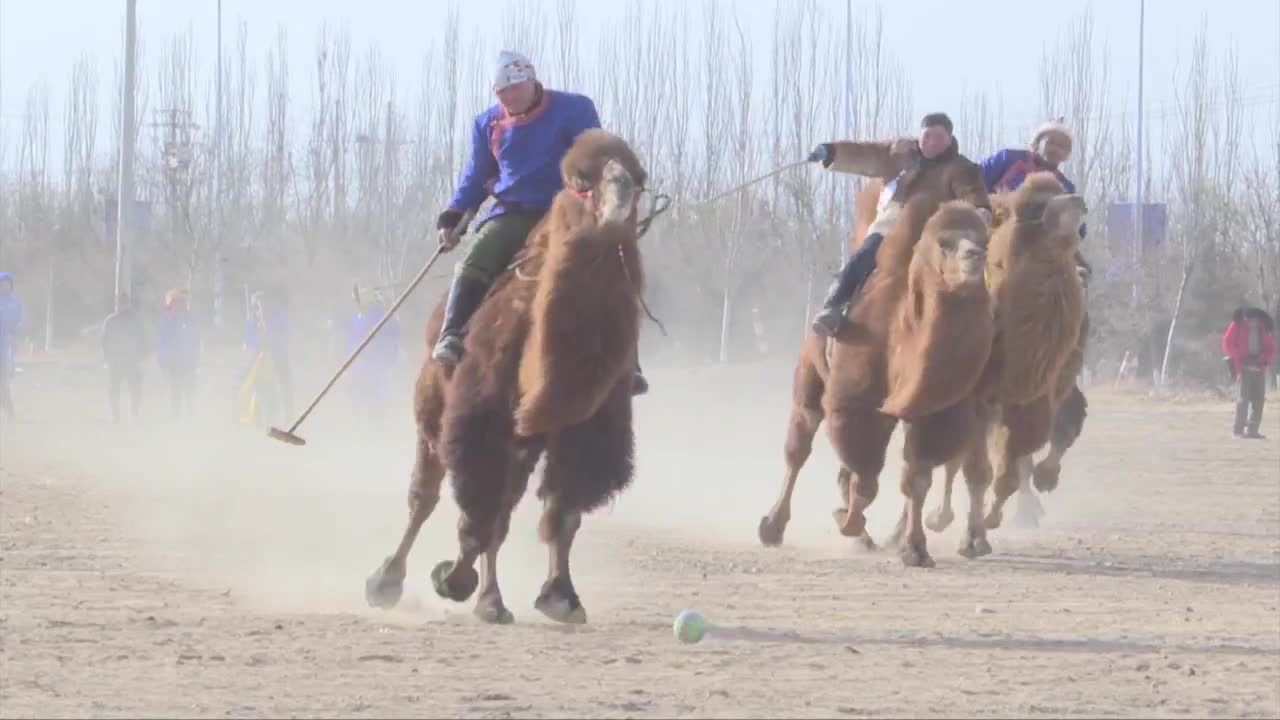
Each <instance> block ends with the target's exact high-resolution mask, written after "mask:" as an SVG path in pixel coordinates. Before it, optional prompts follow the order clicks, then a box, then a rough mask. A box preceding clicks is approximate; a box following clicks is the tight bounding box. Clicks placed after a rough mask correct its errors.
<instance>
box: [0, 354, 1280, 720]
mask: <svg viewBox="0 0 1280 720" xmlns="http://www.w3.org/2000/svg"><path fill="white" fill-rule="evenodd" d="M651 378H652V380H653V384H654V392H653V393H652V394H651V395H650V396H648V397H645V398H642V399H641V400H640V401H639V406H638V418H637V422H638V434H639V444H640V448H641V450H640V472H639V476H638V478H637V482H636V484H635V486H634V487H633V489H632V490H631V491H630V492H629V493H628V494H626V495H624V496H623V497H622V498H620V499H619V500H618V502H617V503H616V505H615V506H614V507H613V508H612V509H609V510H605V511H603V512H601V513H598V514H597V515H594V516H592V517H590V518H588V520H587V521H586V523H585V525H584V528H583V531H582V533H581V534H580V535H579V538H580V540H579V543H578V547H577V553H576V558H575V559H576V566H575V579H576V583H577V586H578V590H579V592H580V593H581V594H582V596H583V601H584V603H585V604H586V607H587V611H588V614H589V616H590V624H589V625H587V626H585V627H582V628H564V627H559V626H555V625H554V624H552V623H550V622H549V621H547V620H545V619H543V618H542V616H541V615H539V614H538V613H537V612H536V611H535V610H534V609H533V607H532V603H533V599H534V597H535V595H536V594H537V591H538V588H539V585H540V584H541V580H542V577H543V574H544V569H545V562H546V560H545V550H544V549H543V548H542V547H541V546H540V545H539V544H538V543H537V541H536V537H535V531H534V528H535V523H536V507H535V505H534V502H533V500H532V498H531V497H530V498H526V502H525V504H524V506H523V507H522V509H521V511H520V512H519V513H518V515H517V518H516V521H515V524H514V526H513V529H512V534H511V539H510V540H509V541H508V543H507V546H506V547H505V548H504V550H503V554H502V567H501V572H502V580H503V587H504V591H505V597H506V600H507V603H508V605H509V606H510V607H511V608H512V610H513V611H514V612H515V613H516V617H517V624H515V625H513V626H510V627H500V628H495V627H489V626H484V625H481V624H480V623H479V622H478V621H476V620H474V619H473V618H472V616H471V615H470V605H469V604H466V605H453V604H451V603H448V602H446V601H444V600H440V599H438V598H437V597H435V595H434V594H433V593H432V592H431V590H430V588H429V584H428V581H427V577H426V576H427V572H428V571H429V569H430V567H431V566H432V565H433V564H434V563H435V562H436V561H438V560H440V559H445V558H450V557H452V555H453V552H454V549H455V548H456V541H455V540H454V520H455V518H456V515H455V512H454V509H453V507H452V504H451V501H449V500H447V499H446V501H445V502H444V503H442V504H441V509H440V510H439V511H437V514H436V516H435V517H433V518H432V520H431V521H430V523H429V524H428V526H427V528H426V529H425V530H424V533H423V536H422V537H421V538H420V539H419V542H418V546H417V549H416V551H415V553H414V555H413V556H412V557H411V561H410V578H409V583H408V586H407V588H406V594H405V598H404V600H403V601H402V603H401V606H400V607H399V608H398V609H396V610H394V611H375V610H371V609H368V608H366V607H365V605H364V600H363V587H364V578H365V576H366V575H367V574H368V573H369V572H370V571H371V570H372V569H373V568H374V567H375V566H376V565H377V564H378V562H379V561H380V560H381V559H382V557H384V556H385V555H387V554H388V553H390V551H391V550H392V549H393V546H394V544H395V542H396V540H397V539H398V537H399V533H400V530H401V527H402V523H403V521H404V516H405V504H404V496H405V482H406V479H407V470H408V467H409V462H410V450H409V442H410V440H411V433H412V429H411V427H410V425H409V423H408V422H397V423H395V424H393V425H392V427H391V429H390V430H388V431H386V432H382V433H374V432H364V431H359V430H352V429H350V428H349V427H344V426H345V425H347V423H345V422H341V423H340V422H339V421H338V420H339V419H340V418H343V417H344V416H345V414H346V412H347V407H346V406H345V400H343V399H342V397H341V396H340V395H338V396H335V398H334V399H333V400H331V401H329V402H328V404H327V405H322V406H321V409H320V411H318V414H317V415H316V416H315V423H314V425H311V426H309V427H308V428H307V429H306V430H305V431H304V434H305V435H306V436H307V437H308V439H309V440H310V444H309V445H308V446H307V447H305V448H293V447H287V446H284V445H280V444H277V443H274V442H272V441H270V440H268V439H266V438H265V437H263V436H261V435H260V434H257V433H255V432H250V431H247V430H244V429H241V428H237V427H235V426H233V425H230V424H229V423H226V422H223V423H221V424H218V423H215V422H214V421H213V420H212V419H211V418H206V419H204V420H200V421H193V422H191V423H188V424H186V425H184V426H180V427H166V426H165V425H164V424H162V423H160V422H159V421H158V419H152V420H149V421H144V422H143V423H142V424H141V425H139V426H136V427H129V428H117V427H114V426H112V425H111V424H109V423H107V422H106V420H105V409H104V408H103V407H102V406H103V402H102V398H101V392H100V390H99V388H98V386H97V385H96V383H98V382H99V380H98V379H97V378H96V377H94V376H92V375H85V374H83V373H81V374H73V373H59V372H55V371H52V370H48V369H42V370H33V371H32V372H30V373H28V374H27V375H25V376H24V377H23V378H21V380H20V382H21V384H20V385H19V388H18V391H19V402H20V403H22V408H21V409H22V410H23V413H24V419H23V420H22V422H20V423H18V424H16V425H14V424H12V423H7V424H6V425H5V426H4V429H3V447H2V448H0V451H2V452H3V455H2V456H0V464H2V465H3V471H2V472H3V474H2V475H0V716H3V717H25V716H42V717H59V716H62V717H65V716H88V717H96V716H103V717H108V716H110V717H123V716H130V717H137V716H149V717H156V716H171V717H172V716H216V717H227V716H234V717H239V716H245V717H249V716H275V717H289V716H359V717H375V716H376V717H407V716H432V717H436V716H452V715H458V716H475V717H563V716H587V715H592V716H606V717H671V716H711V717H744V716H751V717H755V716H762V717H763V716H790V717H833V716H834V717H842V716H864V715H875V716H937V715H943V716H1033V717H1035V716H1115V715H1124V716H1144V717H1151V716H1213V717H1217V716H1222V717H1231V716H1242V717H1268V716H1270V717H1275V716H1277V715H1280V608H1278V605H1280V422H1277V418H1278V417H1280V412H1277V411H1276V410H1277V406H1278V405H1280V402H1278V401H1276V400H1273V402H1272V408H1271V410H1272V412H1271V415H1270V417H1269V418H1268V422H1267V423H1266V425H1265V427H1264V431H1265V432H1267V433H1268V434H1269V435H1270V436H1271V439H1270V440H1267V441H1264V442H1247V441H1237V440H1233V439H1232V438H1231V437H1230V433H1229V429H1230V413H1231V412H1232V408H1231V407H1230V406H1228V405H1227V404H1224V403H1218V404H1206V403H1199V404H1169V403H1155V402H1152V401H1148V400H1145V399H1140V398H1136V397H1133V396H1128V395H1122V394H1118V393H1115V392H1112V391H1107V390H1103V389H1096V390H1094V391H1092V392H1091V393H1090V395H1091V403H1092V407H1091V415H1090V418H1089V421H1088V425H1087V426H1086V430H1085V436H1084V437H1083V438H1082V439H1081V441H1080V443H1079V444H1078V446H1077V447H1076V448H1075V450H1074V451H1073V454H1072V455H1071V456H1069V458H1068V464H1067V468H1066V470H1065V471H1064V476H1063V485H1062V487H1061V488H1060V489H1059V490H1058V491H1057V492H1056V493H1054V494H1053V495H1050V496H1048V497H1046V498H1045V507H1046V510H1047V513H1048V514H1047V516H1046V517H1045V519H1044V522H1043V526H1042V527H1041V528H1040V529H1038V530H1017V529H1009V528H1006V529H1002V530H999V531H997V532H995V533H994V534H993V535H992V543H993V545H994V546H995V550H996V552H995V554H994V555H992V556H990V557H987V558H984V559H982V560H978V561H967V560H965V559H963V558H961V557H959V556H957V555H956V554H955V548H956V546H957V544H958V541H959V527H958V525H957V526H953V527H952V528H951V529H950V530H948V531H947V532H946V533H944V534H942V535H931V537H930V543H931V545H930V548H931V551H932V553H933V556H934V557H935V559H936V560H937V561H938V566H937V568H935V569H933V570H918V569H911V570H908V569H904V568H903V567H901V565H900V562H899V561H898V559H897V558H896V556H895V555H893V554H892V553H885V552H881V553H866V552H862V551H858V550H855V549H854V548H852V547H851V546H850V544H849V543H848V542H847V541H845V540H843V539H841V538H840V537H838V536H837V534H836V532H835V529H834V527H833V525H832V522H831V519H830V514H829V511H830V509H831V507H832V506H833V505H834V504H835V484H834V475H835V472H834V471H835V466H834V456H833V454H832V452H831V451H830V449H829V448H828V446H827V445H826V441H825V437H823V438H822V439H821V440H820V442H819V448H818V450H817V451H816V452H815V456H814V458H813V459H812V460H811V461H810V464H809V467H808V468H806V473H805V474H804V476H803V477H802V480H801V486H800V488H799V490H798V491H797V498H796V513H795V518H794V519H793V521H792V525H791V528H790V530H789V533H788V536H787V542H786V545H785V546H784V547H783V548H781V549H776V550H769V549H765V548H762V547H760V546H759V545H758V543H757V541H756V538H755V527H756V523H757V521H758V519H759V517H760V516H761V515H762V514H763V513H764V512H765V510H766V509H767V508H768V506H769V505H770V504H771V503H772V501H773V498H774V496H775V493H776V492H777V487H778V483H779V481H780V480H781V474H782V464H781V443H782V430H783V427H784V422H785V417H786V407H787V384H788V382H789V373H788V370H787V368H785V367H776V366H775V367H763V366H751V367H744V368H736V369H734V370H732V371H723V370H720V371H712V370H704V371H696V372H695V371H682V372H679V373H677V372H670V371H668V372H662V371H658V370H655V371H652V372H651ZM317 382H318V381H317V380H316V379H315V378H308V379H307V380H306V381H305V382H300V390H299V394H300V395H306V394H307V392H309V391H310V390H311V388H313V387H315V386H316V384H317ZM762 388H767V390H762ZM205 390H206V391H205V393H204V394H203V396H202V401H203V402H204V403H205V404H206V405H207V406H218V407H225V406H226V405H227V404H228V403H229V400H228V399H227V394H226V393H225V392H220V391H219V389H218V388H216V387H211V388H206V389H205ZM154 404H155V403H153V405H154ZM155 414H156V412H155V411H153V412H152V415H155ZM894 442H895V449H894V450H893V451H892V455H891V457H893V458H895V459H891V460H890V467H889V468H887V469H886V474H885V477H884V480H883V481H882V491H881V495H880V498H879V499H878V500H877V502H876V504H875V505H874V506H873V507H872V511H871V524H870V528H871V530H872V532H873V534H874V535H875V536H876V537H877V538H883V537H885V535H886V534H887V533H888V532H889V530H890V529H891V528H892V526H893V523H894V521H895V520H896V517H897V512H898V509H899V507H900V504H899V503H900V500H899V496H898V494H897V479H896V478H897V469H898V465H897V462H896V457H897V456H899V455H900V451H899V450H898V449H897V446H898V443H900V437H895V440H894ZM938 494H940V491H939V490H938V489H937V488H936V486H935V496H936V495H938ZM958 500H959V503H960V504H959V505H958V506H957V510H960V511H962V510H963V508H964V507H965V504H964V503H966V502H967V500H966V499H965V495H964V493H963V491H960V492H959V494H958ZM932 504H933V501H932V500H931V503H930V505H932ZM685 608H696V609H698V610H700V611H701V612H703V613H704V614H705V615H706V616H707V618H708V619H709V620H710V621H711V622H712V623H714V624H715V625H716V626H717V631H716V632H713V633H712V634H711V635H710V636H709V637H708V638H707V639H706V640H704V641H703V642H702V643H700V644H697V645H682V644H680V643H678V642H676V641H675V640H674V639H673V637H672V632H671V619H672V618H673V617H674V616H675V615H676V614H677V613H678V612H679V611H680V610H682V609H685Z"/></svg>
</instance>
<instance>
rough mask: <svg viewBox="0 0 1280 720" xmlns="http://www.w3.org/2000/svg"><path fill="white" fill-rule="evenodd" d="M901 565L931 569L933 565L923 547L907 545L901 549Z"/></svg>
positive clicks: (931, 559)
mask: <svg viewBox="0 0 1280 720" xmlns="http://www.w3.org/2000/svg"><path fill="white" fill-rule="evenodd" d="M902 564H903V565H904V566H906V567H918V568H931V567H933V566H934V564H935V563H934V562H933V558H931V557H929V551H928V550H925V549H924V547H917V546H916V545H914V544H912V543H907V544H906V545H904V546H903V549H902Z"/></svg>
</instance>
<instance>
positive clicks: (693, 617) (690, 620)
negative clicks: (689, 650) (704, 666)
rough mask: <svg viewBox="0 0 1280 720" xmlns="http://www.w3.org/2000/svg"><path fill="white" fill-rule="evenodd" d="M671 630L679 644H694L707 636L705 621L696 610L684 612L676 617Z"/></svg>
mask: <svg viewBox="0 0 1280 720" xmlns="http://www.w3.org/2000/svg"><path fill="white" fill-rule="evenodd" d="M671 629H672V630H673V631H674V632H675V635H676V639H677V640H679V641H680V642H684V643H696V642H698V641H700V640H702V638H703V636H704V635H706V634H707V621H706V619H705V618H703V617H702V614H701V613H699V612H698V611H697V610H685V611H684V612H682V613H680V614H679V615H677V616H676V621H675V622H674V623H673V624H672V627H671Z"/></svg>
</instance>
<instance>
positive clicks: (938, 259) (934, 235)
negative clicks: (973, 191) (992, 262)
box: [918, 200, 988, 288]
mask: <svg viewBox="0 0 1280 720" xmlns="http://www.w3.org/2000/svg"><path fill="white" fill-rule="evenodd" d="M987 239H988V235H987V225H986V223H984V222H983V221H982V216H980V215H979V214H978V211H977V209H975V208H974V207H973V206H972V205H970V204H969V203H966V202H962V201H958V200H957V201H952V202H948V203H944V204H943V205H941V206H940V207H939V208H938V210H937V212H935V213H934V214H933V216H932V217H930V218H929V222H927V223H926V224H925V226H924V233H923V234H922V235H921V237H920V244H919V245H918V247H919V248H920V249H921V250H923V251H925V252H927V253H928V255H927V256H926V257H928V261H929V264H930V265H931V266H932V267H933V268H934V269H936V271H937V273H938V275H939V276H940V277H941V278H942V281H943V283H944V284H945V285H946V286H947V287H949V288H960V287H964V286H973V285H981V284H982V283H983V276H984V273H985V272H986V268H987Z"/></svg>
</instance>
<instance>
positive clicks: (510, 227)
mask: <svg viewBox="0 0 1280 720" xmlns="http://www.w3.org/2000/svg"><path fill="white" fill-rule="evenodd" d="M541 219H542V213H527V212H510V213H504V214H502V215H499V216H497V217H495V218H490V219H489V220H486V221H485V222H484V224H483V225H481V226H480V229H479V230H477V231H476V234H475V240H473V241H472V243H471V247H470V248H469V249H468V250H467V254H466V255H465V256H464V257H463V258H462V261H461V262H460V263H458V273H459V274H461V275H467V276H470V277H474V278H476V279H478V280H481V281H483V282H484V283H485V284H486V285H491V284H493V281H494V280H497V279H498V276H499V275H501V274H502V273H504V272H506V269H507V267H508V266H509V265H511V260H512V259H513V258H514V257H515V255H516V253H518V252H520V249H521V248H523V247H524V242H525V239H526V238H528V237H529V232H530V231H531V230H533V226H534V225H537V224H538V221H539V220H541Z"/></svg>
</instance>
